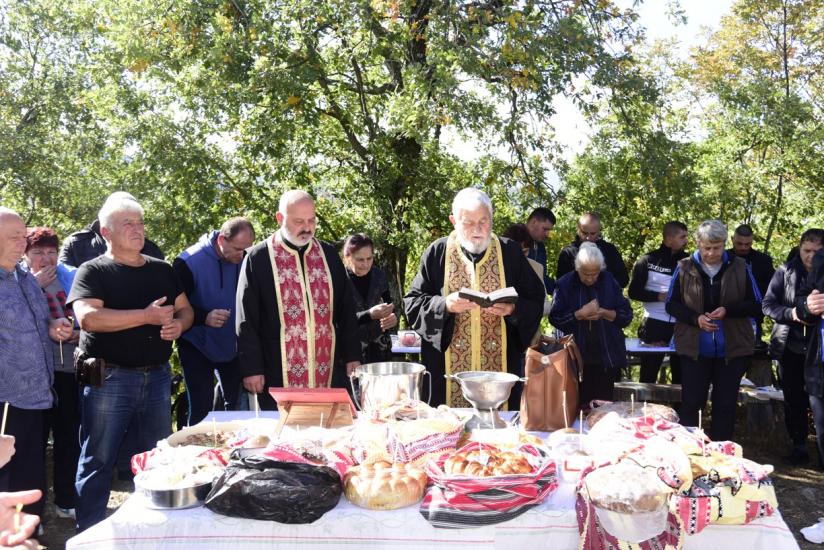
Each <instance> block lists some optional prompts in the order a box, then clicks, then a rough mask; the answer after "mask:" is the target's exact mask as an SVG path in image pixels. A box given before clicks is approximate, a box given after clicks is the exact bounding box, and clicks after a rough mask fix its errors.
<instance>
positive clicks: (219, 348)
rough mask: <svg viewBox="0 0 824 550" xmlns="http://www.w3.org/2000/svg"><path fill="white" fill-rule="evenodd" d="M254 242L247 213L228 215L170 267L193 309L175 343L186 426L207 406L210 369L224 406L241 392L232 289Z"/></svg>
mask: <svg viewBox="0 0 824 550" xmlns="http://www.w3.org/2000/svg"><path fill="white" fill-rule="evenodd" d="M254 242H255V230H254V228H253V227H252V224H251V223H250V222H249V220H247V219H246V218H232V219H230V220H227V221H226V222H224V224H223V225H222V226H221V228H220V230H219V231H212V232H210V233H207V234H205V235H203V236H202V237H200V240H198V242H197V243H196V244H193V245H192V246H190V247H189V248H187V249H186V250H184V251H183V252H182V253H181V254H180V256H178V257H177V258H175V261H174V263H173V264H172V266H173V267H174V270H175V272H176V273H177V276H178V278H179V279H180V282H181V283H182V284H183V289H184V291H185V292H186V295H187V296H188V297H189V302H190V303H191V304H192V308H194V312H195V320H194V323H193V324H192V327H191V328H190V329H189V330H187V331H186V332H184V333H183V334H182V335H181V337H180V340H178V342H177V346H178V352H179V353H180V363H181V365H182V366H183V378H184V380H185V381H186V393H187V395H188V396H189V425H190V426H191V425H194V424H197V423H198V422H200V421H201V420H203V418H204V417H205V416H206V415H207V414H208V412H209V411H210V410H211V408H212V395H213V388H214V373H215V371H217V375H218V381H219V382H220V387H221V389H222V390H223V400H224V404H225V407H226V410H234V409H235V408H236V405H237V399H238V395H239V393H240V385H241V376H240V373H239V372H238V366H237V336H236V335H235V309H234V304H235V293H236V291H237V283H238V279H239V278H240V263H241V262H242V261H243V258H244V256H245V255H246V249H247V248H249V247H251V246H252V244H254Z"/></svg>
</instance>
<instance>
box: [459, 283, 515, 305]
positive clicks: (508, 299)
mask: <svg viewBox="0 0 824 550" xmlns="http://www.w3.org/2000/svg"><path fill="white" fill-rule="evenodd" d="M458 296H460V297H461V298H463V299H465V300H471V301H473V302H475V303H476V304H478V305H479V306H481V307H490V306H492V305H494V304H514V303H515V301H516V300H517V299H518V291H517V290H515V288H513V287H511V286H508V287H506V288H501V289H498V290H495V291H493V292H490V293H489V294H487V293H485V292H481V291H479V290H472V289H471V288H466V287H464V288H462V289H460V290H459V291H458Z"/></svg>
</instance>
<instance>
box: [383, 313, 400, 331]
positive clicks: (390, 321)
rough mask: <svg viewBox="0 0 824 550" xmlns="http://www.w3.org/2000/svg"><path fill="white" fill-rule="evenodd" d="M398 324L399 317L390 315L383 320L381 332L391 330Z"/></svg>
mask: <svg viewBox="0 0 824 550" xmlns="http://www.w3.org/2000/svg"><path fill="white" fill-rule="evenodd" d="M397 324H398V316H397V315H395V314H394V313H390V314H389V315H387V316H386V317H384V318H383V319H381V330H389V329H390V328H392V327H394V326H396V325H397Z"/></svg>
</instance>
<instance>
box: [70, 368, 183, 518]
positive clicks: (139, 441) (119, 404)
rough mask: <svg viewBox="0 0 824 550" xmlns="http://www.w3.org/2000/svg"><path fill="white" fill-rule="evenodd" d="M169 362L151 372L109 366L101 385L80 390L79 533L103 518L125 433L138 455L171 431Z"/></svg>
mask: <svg viewBox="0 0 824 550" xmlns="http://www.w3.org/2000/svg"><path fill="white" fill-rule="evenodd" d="M171 428H172V415H171V376H170V369H169V366H168V364H165V365H161V366H156V367H153V368H147V367H139V368H127V367H111V366H110V367H107V368H106V373H105V377H104V382H103V385H102V386H101V387H99V388H95V387H92V386H83V389H82V391H81V397H80V460H79V462H78V466H77V481H76V483H75V487H76V488H77V496H78V501H77V508H76V513H77V530H78V532H79V531H83V530H85V529H88V528H89V527H91V526H92V525H94V524H96V523H98V522H100V521H102V520H103V519H105V518H106V505H107V504H108V502H109V490H110V488H111V481H112V469H113V468H114V465H115V462H116V461H117V454H118V449H120V446H121V444H122V443H123V438H124V436H125V435H126V432H127V431H129V432H130V433H132V434H133V435H134V443H136V449H135V452H136V453H141V452H144V451H148V450H150V449H152V448H153V447H154V446H155V445H156V444H157V442H158V440H160V439H163V438H165V437H166V436H168V435H169V434H170V433H171V431H172V429H171Z"/></svg>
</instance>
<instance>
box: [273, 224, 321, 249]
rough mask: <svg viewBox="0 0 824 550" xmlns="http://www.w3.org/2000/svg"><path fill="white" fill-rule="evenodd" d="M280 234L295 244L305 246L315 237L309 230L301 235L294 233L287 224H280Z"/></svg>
mask: <svg viewBox="0 0 824 550" xmlns="http://www.w3.org/2000/svg"><path fill="white" fill-rule="evenodd" d="M280 236H281V237H283V238H284V239H286V240H287V241H289V242H290V243H292V244H293V245H295V246H305V245H307V244H309V241H311V240H312V237H314V235H313V234H311V233H309V232H308V231H306V232H303V233H300V234H299V235H292V233H291V232H290V231H289V230H288V229H286V225H282V226H280Z"/></svg>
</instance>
